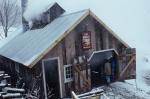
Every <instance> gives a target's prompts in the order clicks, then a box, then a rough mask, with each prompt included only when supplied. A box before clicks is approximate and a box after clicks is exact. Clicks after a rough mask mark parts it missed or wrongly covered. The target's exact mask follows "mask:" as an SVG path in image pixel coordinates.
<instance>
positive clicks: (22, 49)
mask: <svg viewBox="0 0 150 99" xmlns="http://www.w3.org/2000/svg"><path fill="white" fill-rule="evenodd" d="M88 15H91V16H93V17H94V18H96V15H94V14H93V13H92V12H91V11H90V10H83V11H79V12H75V13H71V14H63V15H61V16H60V17H58V18H57V19H55V20H54V21H53V22H52V23H50V24H48V25H47V26H46V27H44V28H43V29H37V30H31V31H27V32H25V33H22V34H21V35H18V36H16V37H15V38H14V39H12V40H11V41H9V42H8V43H7V44H6V45H4V46H3V47H2V48H1V49H0V55H2V56H4V57H7V58H9V59H12V60H14V61H16V62H18V63H21V64H23V65H25V66H29V67H32V66H34V65H35V64H36V63H37V62H38V61H39V60H40V59H41V58H42V57H43V56H44V55H46V54H47V52H49V51H50V50H51V49H52V48H53V47H54V46H55V45H56V44H57V43H58V42H59V41H61V40H62V39H63V38H64V37H65V36H66V35H67V34H68V33H70V32H71V31H72V29H74V28H75V27H76V26H77V25H78V24H79V23H80V22H81V21H82V20H83V19H84V18H85V17H87V16H88ZM97 20H98V18H97ZM98 21H99V22H101V21H100V20H98ZM101 24H102V25H104V23H101ZM104 26H105V27H106V25H104ZM111 32H112V31H111ZM112 34H113V35H114V36H115V37H117V36H116V35H115V34H114V33H112ZM117 38H118V37H117ZM118 39H119V38H118ZM122 43H124V42H122ZM124 44H125V43H124Z"/></svg>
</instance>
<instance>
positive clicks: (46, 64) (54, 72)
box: [42, 58, 62, 99]
mask: <svg viewBox="0 0 150 99" xmlns="http://www.w3.org/2000/svg"><path fill="white" fill-rule="evenodd" d="M42 69H43V82H44V93H45V99H50V98H56V99H58V98H61V96H62V95H61V92H62V91H61V90H62V88H61V77H60V64H59V58H50V59H44V60H42ZM50 92H51V95H52V94H53V96H52V97H50V98H48V97H49V93H50Z"/></svg>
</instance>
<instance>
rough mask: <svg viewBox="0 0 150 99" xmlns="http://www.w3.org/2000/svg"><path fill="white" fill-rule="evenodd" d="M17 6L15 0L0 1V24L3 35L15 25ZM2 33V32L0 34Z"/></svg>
mask: <svg viewBox="0 0 150 99" xmlns="http://www.w3.org/2000/svg"><path fill="white" fill-rule="evenodd" d="M18 14H19V7H18V5H17V1H15V2H14V1H12V0H1V1H0V25H1V26H2V28H3V31H4V35H5V37H7V35H8V30H9V29H10V28H11V27H12V26H13V25H15V23H16V21H17V15H18ZM1 35H2V34H1Z"/></svg>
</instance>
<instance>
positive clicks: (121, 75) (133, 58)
mask: <svg viewBox="0 0 150 99" xmlns="http://www.w3.org/2000/svg"><path fill="white" fill-rule="evenodd" d="M135 59H136V57H135V56H133V57H132V58H131V60H130V61H129V62H128V64H127V65H126V67H125V68H124V70H123V71H122V72H121V73H120V79H122V78H123V76H124V74H125V72H126V71H127V70H128V68H129V67H130V64H131V63H132V62H133V61H134V60H135Z"/></svg>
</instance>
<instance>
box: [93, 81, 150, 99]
mask: <svg viewBox="0 0 150 99" xmlns="http://www.w3.org/2000/svg"><path fill="white" fill-rule="evenodd" d="M99 88H102V89H104V92H105V94H106V95H107V96H108V97H109V98H110V99H150V93H149V92H146V91H145V90H142V89H140V88H138V87H137V86H136V82H135V80H128V81H125V82H115V83H112V84H111V85H110V86H109V87H107V86H102V87H99ZM93 90H95V89H93Z"/></svg>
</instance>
